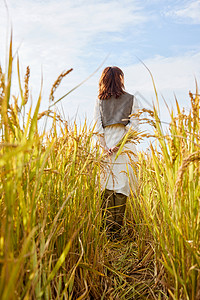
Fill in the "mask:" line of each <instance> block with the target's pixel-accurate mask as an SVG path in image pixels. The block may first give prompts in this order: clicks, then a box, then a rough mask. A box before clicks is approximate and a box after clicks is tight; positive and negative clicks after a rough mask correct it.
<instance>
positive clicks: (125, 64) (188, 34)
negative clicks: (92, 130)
mask: <svg viewBox="0 0 200 300" xmlns="http://www.w3.org/2000/svg"><path fill="white" fill-rule="evenodd" d="M6 7H7V9H6ZM11 25H12V30H13V49H14V52H16V51H17V52H18V55H19V59H20V70H21V74H22V76H21V77H22V78H23V76H24V74H25V72H26V67H27V66H30V70H31V74H30V87H31V94H32V99H33V100H32V101H33V103H36V101H37V97H38V94H39V90H40V84H41V78H42V77H43V90H42V104H41V111H43V110H45V109H47V107H48V104H49V100H48V98H49V94H50V89H51V86H52V84H53V83H54V81H55V80H56V78H57V77H58V75H59V74H60V73H61V72H62V71H64V70H68V69H70V68H73V71H72V72H71V73H70V74H68V75H67V76H66V77H65V78H64V79H63V81H62V83H61V85H60V86H59V88H58V90H57V91H56V93H55V100H56V99H58V98H59V97H61V96H63V95H64V94H66V93H67V92H68V91H70V90H71V89H72V88H73V87H74V86H76V85H77V84H79V83H80V82H81V81H83V80H84V79H86V78H87V77H88V76H89V75H90V74H92V73H93V72H94V71H95V70H96V69H97V68H98V67H99V66H100V65H101V64H102V63H103V65H102V66H101V67H100V69H99V70H98V71H97V72H96V73H95V74H94V75H93V76H92V77H91V78H90V79H89V80H88V81H86V82H85V83H84V84H83V85H82V86H80V87H79V88H78V89H77V90H75V91H74V92H72V93H71V94H69V95H68V96H67V97H66V98H64V99H63V100H62V101H61V103H62V104H58V105H57V109H58V110H59V111H61V109H62V110H63V111H64V114H65V118H66V119H69V120H73V119H74V118H75V117H76V118H77V120H78V121H80V122H83V121H84V118H85V117H86V118H87V121H88V124H89V123H90V122H92V118H93V110H94V105H95V101H96V98H97V96H98V82H99V78H100V76H101V73H102V71H103V69H104V68H105V67H106V66H118V67H120V68H121V69H122V70H123V72H124V74H125V87H126V90H127V91H128V92H129V93H133V94H134V95H135V96H136V97H137V98H138V100H139V101H140V105H141V107H148V105H151V104H152V101H155V92H154V89H153V84H152V79H151V76H150V74H149V72H148V70H147V69H146V68H145V66H144V65H143V64H142V62H143V63H144V64H145V65H146V66H147V67H148V68H149V69H150V71H151V73H152V75H153V78H154V81H155V84H156V88H157V91H158V96H159V99H160V110H161V118H162V119H163V120H168V118H169V117H168V111H167V108H166V105H165V103H164V100H163V99H165V101H166V102H167V104H168V105H169V107H170V108H171V107H174V106H175V96H176V98H177V99H178V101H179V104H180V106H181V107H185V108H186V109H189V97H188V92H189V91H190V90H191V91H192V92H195V78H196V79H197V82H199V81H200V39H199V36H200V0H173V1H172V0H140V1H137V0H120V1H114V0H93V1H92V0H84V1H82V0H17V1H16V0H0V64H1V65H2V66H4V65H5V57H6V49H7V45H8V40H9V36H10V30H11ZM104 60H105V61H104ZM141 61H142V62H141ZM14 65H15V69H16V59H15V62H14ZM15 77H16V71H14V74H13V78H14V79H13V80H14V82H15ZM14 85H17V83H15V84H14ZM148 103H149V104H148Z"/></svg>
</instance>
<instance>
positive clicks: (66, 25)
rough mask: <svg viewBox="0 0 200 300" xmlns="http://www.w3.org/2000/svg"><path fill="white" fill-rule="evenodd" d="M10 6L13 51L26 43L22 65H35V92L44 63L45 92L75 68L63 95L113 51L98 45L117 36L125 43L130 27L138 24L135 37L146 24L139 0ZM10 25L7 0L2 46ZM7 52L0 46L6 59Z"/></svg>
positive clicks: (22, 1)
mask: <svg viewBox="0 0 200 300" xmlns="http://www.w3.org/2000/svg"><path fill="white" fill-rule="evenodd" d="M7 4H8V9H9V15H10V21H12V25H13V33H14V34H13V36H14V49H17V48H18V46H19V45H20V44H21V46H20V49H19V55H20V60H21V64H22V66H23V68H22V69H23V71H24V72H25V67H26V66H27V65H30V68H31V85H32V87H33V91H35V90H36V91H37V92H38V90H39V86H40V80H41V79H40V78H41V66H42V70H43V74H44V76H43V77H44V94H46V93H47V92H46V91H49V89H50V86H51V84H52V83H53V82H54V81H55V79H56V77H57V76H58V75H59V73H60V72H62V71H63V69H67V68H71V67H73V68H74V72H72V73H71V74H70V75H69V76H68V77H67V79H65V80H64V83H63V84H62V86H61V88H60V94H63V93H65V92H66V89H67V90H69V89H70V88H72V87H74V85H76V84H77V83H79V82H80V81H81V80H83V79H84V78H85V77H87V76H88V73H89V72H91V71H90V70H93V67H90V65H92V63H93V65H95V66H97V65H98V64H99V63H100V62H101V61H102V60H103V58H105V55H106V54H107V53H108V50H107V49H106V48H105V50H103V53H100V50H99V49H98V45H102V44H104V43H109V42H112V40H113V42H115V43H118V42H119V43H122V41H123V39H124V30H125V29H126V28H127V27H129V26H133V25H134V26H135V27H134V29H135V32H133V35H134V34H136V33H137V30H138V29H137V28H138V27H137V26H140V25H141V24H143V23H144V22H146V17H145V15H144V13H143V11H142V9H141V8H140V7H139V6H138V2H137V1H129V0H124V1H114V0H111V1H104V0H97V1H92V0H85V1H80V0H76V1H71V0H58V1H56V0H49V1H48V0H43V1H42V0H41V1H36V0H29V1H26V0H18V1H16V0H7ZM6 26H7V14H6V9H5V5H4V0H0V44H1V45H4V44H5V32H6V30H7V28H6ZM105 35H106V37H105ZM96 45H97V46H96ZM3 50H4V49H3V47H2V48H0V57H1V59H2V57H3V56H4V54H5V53H4V51H3ZM85 58H87V61H89V65H86V62H85ZM65 82H67V83H66V84H65ZM64 84H65V88H64ZM62 87H63V89H62ZM46 97H48V95H46Z"/></svg>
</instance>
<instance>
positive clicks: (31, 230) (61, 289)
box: [0, 41, 200, 300]
mask: <svg viewBox="0 0 200 300" xmlns="http://www.w3.org/2000/svg"><path fill="white" fill-rule="evenodd" d="M15 64H17V70H18V79H19V95H15V96H14V97H13V96H11V86H12V70H13V66H15ZM70 71H71V69H70V70H69V71H67V72H64V73H62V74H61V76H59V77H58V79H59V80H58V81H56V82H55V84H54V85H53V88H52V90H51V92H50V101H51V102H50V106H51V107H52V106H53V105H52V103H53V102H52V101H53V100H54V92H55V89H56V88H57V87H58V86H59V83H60V81H61V80H62V78H64V76H66V75H67V74H68V73H69V72H70ZM29 76H30V70H29V68H27V70H26V74H25V79H24V82H22V79H21V78H22V76H21V74H20V66H19V60H18V61H17V62H15V60H14V59H13V54H12V41H11V43H10V52H9V60H8V66H7V69H6V70H2V69H0V113H1V119H0V133H1V144H0V176H1V181H0V195H1V199H0V214H1V215H0V217H1V222H0V272H1V281H0V297H1V299H5V300H7V299H79V300H80V299H192V300H193V299H198V297H199V296H200V285H199V282H200V278H199V277H200V275H199V267H200V257H199V256H200V249H199V240H200V231H199V223H200V217H199V208H200V207H199V206H200V203H199V198H200V182H199V181H200V179H199V172H200V168H199V159H200V143H199V96H198V91H196V94H194V95H193V94H190V101H191V111H190V112H189V113H188V114H186V113H185V112H184V111H181V109H180V107H179V105H178V102H177V111H178V113H177V114H176V115H175V113H174V112H173V111H172V112H171V123H170V126H169V128H168V132H164V131H163V129H162V127H161V122H160V119H159V117H158V110H157V109H156V108H155V109H154V111H147V110H142V111H141V112H139V114H140V120H141V122H148V123H149V124H150V125H151V126H152V128H154V139H155V140H156V141H157V142H155V143H153V144H152V145H151V152H150V153H149V152H148V153H143V152H141V153H139V154H138V162H137V169H136V163H135V162H134V164H133V168H134V172H135V174H136V176H137V177H138V188H137V189H136V190H134V192H132V194H131V197H129V199H128V203H127V210H126V218H125V226H124V228H123V229H122V239H121V240H120V241H115V242H111V241H109V240H108V239H107V237H106V234H105V228H104V225H103V224H104V223H103V222H102V214H101V191H100V171H101V172H104V158H103V156H102V155H101V151H100V149H99V146H98V144H96V142H95V141H94V128H88V126H87V123H86V122H85V123H84V124H83V125H82V126H80V127H79V128H78V127H77V125H76V123H74V124H68V123H67V122H66V121H65V120H63V118H62V117H61V116H60V115H58V114H57V113H56V110H55V111H54V110H50V109H47V110H46V111H44V112H40V111H39V109H40V103H41V101H42V98H41V93H40V94H39V96H38V99H37V101H36V100H34V102H35V103H36V106H35V108H34V110H33V108H32V106H31V105H29V102H30V95H29ZM143 112H145V113H148V114H149V117H148V118H142V114H143ZM48 118H51V120H52V122H51V128H50V129H48V131H47V130H45V129H44V130H39V128H40V126H39V122H41V120H44V119H45V120H48ZM45 123H46V121H45ZM132 138H134V141H133V142H134V143H136V142H138V141H139V140H140V139H141V138H147V135H146V137H145V134H144V132H143V133H142V134H139V133H136V132H134V133H132V134H130V133H128V135H127V136H126V138H125V139H126V140H124V141H121V142H120V145H121V146H123V143H125V141H129V142H130V139H132ZM121 150H122V147H120V151H121ZM127 154H128V153H127ZM136 191H137V192H136Z"/></svg>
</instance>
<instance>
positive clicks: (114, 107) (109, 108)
mask: <svg viewBox="0 0 200 300" xmlns="http://www.w3.org/2000/svg"><path fill="white" fill-rule="evenodd" d="M133 100H134V96H133V95H131V94H128V93H126V92H125V93H124V94H122V95H121V96H120V97H119V98H115V97H114V96H112V97H111V98H109V99H106V100H99V108H100V113H101V120H102V125H103V128H105V127H106V126H109V125H113V124H123V125H125V126H126V125H127V124H128V123H129V119H130V118H129V115H130V114H131V112H132V107H133Z"/></svg>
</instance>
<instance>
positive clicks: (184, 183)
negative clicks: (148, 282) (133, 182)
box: [132, 89, 200, 300]
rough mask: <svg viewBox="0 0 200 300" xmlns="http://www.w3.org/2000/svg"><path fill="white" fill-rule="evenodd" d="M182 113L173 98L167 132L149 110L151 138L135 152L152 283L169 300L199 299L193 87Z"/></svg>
mask: <svg viewBox="0 0 200 300" xmlns="http://www.w3.org/2000/svg"><path fill="white" fill-rule="evenodd" d="M189 96H190V102H191V109H190V111H189V112H188V113H187V114H186V112H185V110H184V109H183V110H182V111H181V109H180V107H179V104H178V102H177V101H176V106H177V115H175V114H174V111H173V110H172V111H171V113H170V115H171V122H170V125H169V128H168V130H167V132H164V130H163V129H162V125H161V124H162V122H161V120H160V119H159V116H158V111H157V110H156V108H154V111H153V112H150V111H149V118H148V123H151V125H152V126H153V127H154V138H155V140H156V142H155V143H154V144H151V152H150V154H147V153H140V154H139V169H138V171H139V183H140V188H139V193H138V197H137V200H136V201H135V202H136V203H135V202H134V203H133V204H132V205H133V207H135V205H137V207H138V206H139V211H140V212H141V215H140V217H139V220H140V222H144V221H145V224H146V226H147V227H148V229H149V231H150V233H151V234H152V240H151V246H152V248H153V249H154V255H155V275H156V277H157V278H156V282H158V281H160V282H162V285H163V286H164V287H165V291H166V293H167V294H168V295H169V297H170V298H172V299H188V300H189V299H198V298H199V297H200V284H199V283H200V271H199V267H200V252H199V250H200V248H199V246H200V164H199V161H200V125H199V124H200V123H199V121H200V113H199V94H198V89H197V90H196V93H195V94H192V93H191V92H190V94H189Z"/></svg>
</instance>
